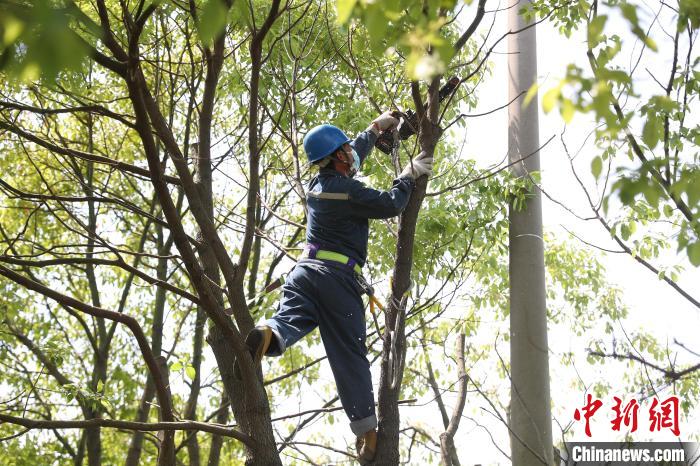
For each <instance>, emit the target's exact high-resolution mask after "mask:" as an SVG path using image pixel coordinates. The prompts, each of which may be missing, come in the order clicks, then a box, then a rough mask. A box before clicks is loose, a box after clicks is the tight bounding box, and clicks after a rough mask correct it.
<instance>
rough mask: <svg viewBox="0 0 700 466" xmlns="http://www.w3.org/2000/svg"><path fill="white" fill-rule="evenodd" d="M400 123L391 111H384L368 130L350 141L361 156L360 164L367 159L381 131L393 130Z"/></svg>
mask: <svg viewBox="0 0 700 466" xmlns="http://www.w3.org/2000/svg"><path fill="white" fill-rule="evenodd" d="M398 125H399V120H398V119H397V118H395V117H394V116H393V115H392V114H391V112H390V111H387V112H384V113H382V114H381V115H379V116H378V117H377V118H375V119H374V121H372V123H371V124H370V125H369V126H368V127H367V129H366V130H364V131H363V132H361V133H360V134H359V136H357V137H356V138H355V140H354V141H352V142H351V143H350V145H351V146H352V148H353V149H355V152H357V155H358V156H359V157H360V164H362V162H364V161H365V159H366V158H367V156H368V155H369V153H370V152H371V151H372V148H373V147H374V143H375V142H376V141H377V137H378V136H379V133H381V132H382V131H386V130H393V129H396V127H397V126H398Z"/></svg>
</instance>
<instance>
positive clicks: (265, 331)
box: [245, 325, 272, 366]
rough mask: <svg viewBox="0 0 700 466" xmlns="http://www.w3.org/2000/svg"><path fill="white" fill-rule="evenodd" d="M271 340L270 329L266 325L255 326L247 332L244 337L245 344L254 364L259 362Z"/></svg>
mask: <svg viewBox="0 0 700 466" xmlns="http://www.w3.org/2000/svg"><path fill="white" fill-rule="evenodd" d="M271 341H272V329H271V328H270V327H268V326H266V325H261V326H259V327H255V328H254V329H253V330H251V331H250V332H248V336H247V337H245V345H246V346H247V347H248V351H250V356H251V357H252V358H253V361H254V362H255V365H256V366H257V365H258V364H260V361H261V360H262V357H263V355H264V354H265V353H267V350H268V348H270V342H271Z"/></svg>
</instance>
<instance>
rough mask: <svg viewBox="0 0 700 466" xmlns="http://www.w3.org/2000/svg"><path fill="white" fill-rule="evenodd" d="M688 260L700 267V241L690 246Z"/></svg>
mask: <svg viewBox="0 0 700 466" xmlns="http://www.w3.org/2000/svg"><path fill="white" fill-rule="evenodd" d="M688 259H689V260H690V263H691V264H693V265H694V266H695V267H700V241H696V242H694V243H693V244H691V245H689V246H688Z"/></svg>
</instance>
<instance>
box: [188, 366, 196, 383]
mask: <svg viewBox="0 0 700 466" xmlns="http://www.w3.org/2000/svg"><path fill="white" fill-rule="evenodd" d="M185 375H186V376H187V378H188V379H190V380H194V378H195V377H196V376H197V371H196V370H195V369H194V367H192V366H190V365H188V366H187V367H185Z"/></svg>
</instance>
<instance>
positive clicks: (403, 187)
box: [348, 176, 415, 218]
mask: <svg viewBox="0 0 700 466" xmlns="http://www.w3.org/2000/svg"><path fill="white" fill-rule="evenodd" d="M414 186H415V182H414V181H413V178H411V177H409V176H405V177H402V178H397V179H395V180H394V185H393V186H392V187H391V189H390V190H388V191H379V190H377V189H373V188H368V187H367V186H365V185H364V184H362V183H361V182H360V181H357V180H352V181H351V183H350V191H349V192H348V195H349V199H348V200H349V201H350V213H351V214H352V215H354V216H356V217H362V218H391V217H396V216H397V215H399V214H400V213H401V212H402V211H403V209H405V208H406V204H408V199H409V197H410V196H411V191H413V187H414Z"/></svg>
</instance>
